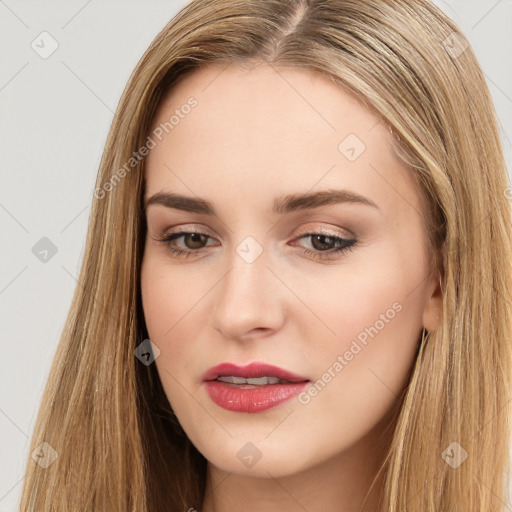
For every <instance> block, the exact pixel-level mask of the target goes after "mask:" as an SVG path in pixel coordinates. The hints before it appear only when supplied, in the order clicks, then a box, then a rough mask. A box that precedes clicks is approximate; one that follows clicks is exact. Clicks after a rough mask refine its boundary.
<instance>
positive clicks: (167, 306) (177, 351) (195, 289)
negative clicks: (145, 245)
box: [141, 252, 213, 391]
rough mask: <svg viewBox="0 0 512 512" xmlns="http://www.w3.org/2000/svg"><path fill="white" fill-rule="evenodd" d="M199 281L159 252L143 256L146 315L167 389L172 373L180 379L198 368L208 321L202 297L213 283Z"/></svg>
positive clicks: (144, 309) (143, 302)
mask: <svg viewBox="0 0 512 512" xmlns="http://www.w3.org/2000/svg"><path fill="white" fill-rule="evenodd" d="M164 258H165V256H164ZM197 284H198V283H195V282H194V281H193V280H191V276H190V274H189V273H187V272H180V271H179V270H178V269H176V268H173V267H172V266H170V265H169V264H168V262H166V261H165V260H162V259H161V256H159V255H153V254H151V252H150V253H149V254H148V256H147V257H146V256H145V257H144V259H143V262H142V268H141V294H142V305H143V311H144V318H145V321H146V327H147V330H148V335H149V338H150V339H151V341H152V342H153V343H155V345H156V346H157V347H158V348H159V349H160V355H159V357H158V358H157V359H156V361H155V363H156V365H157V368H158V370H159V373H160V374H161V378H162V383H163V384H164V388H166V391H170V390H169V389H167V388H168V386H167V385H166V382H167V381H169V382H170V383H172V382H173V379H172V378H171V376H170V375H172V376H175V377H176V378H180V376H181V375H182V374H183V373H184V372H186V370H187V368H188V369H190V368H195V367H197V358H198V355H199V354H200V353H201V347H200V346H197V344H198V343H199V340H200V339H201V338H200V336H199V332H200V330H201V329H202V326H204V323H205V318H204V313H201V307H200V306H201V300H202V299H204V296H205V293H206V292H207V290H208V289H209V288H210V287H211V286H212V285H213V283H212V284H211V285H209V286H208V285H204V283H203V284H202V285H201V286H196V285H197ZM203 348H204V347H203ZM163 370H166V371H163ZM167 372H168V373H167ZM169 374H170V375H169ZM180 380H181V378H180Z"/></svg>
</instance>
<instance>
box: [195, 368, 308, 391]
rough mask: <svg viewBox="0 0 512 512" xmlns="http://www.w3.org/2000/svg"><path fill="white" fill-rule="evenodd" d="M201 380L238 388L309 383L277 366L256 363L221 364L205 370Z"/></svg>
mask: <svg viewBox="0 0 512 512" xmlns="http://www.w3.org/2000/svg"><path fill="white" fill-rule="evenodd" d="M201 378H202V380H203V381H205V382H209V381H218V382H224V383H226V384H228V385H230V386H234V387H238V388H253V387H262V386H275V385H283V384H296V383H298V382H309V381H310V379H309V378H307V377H303V376H300V375H296V374H294V373H292V372H290V371H288V370H284V369H283V368H279V367H278V366H273V365H269V364H267V363H258V362H256V363H251V364H249V365H246V366H237V365H235V364H232V363H222V364H219V365H217V366H214V367H212V368H210V369H209V370H207V371H206V372H205V373H204V374H203V375H202V377H201Z"/></svg>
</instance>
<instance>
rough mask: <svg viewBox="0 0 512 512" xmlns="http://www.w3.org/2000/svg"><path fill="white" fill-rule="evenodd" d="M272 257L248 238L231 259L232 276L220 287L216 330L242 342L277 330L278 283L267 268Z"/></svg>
mask: <svg viewBox="0 0 512 512" xmlns="http://www.w3.org/2000/svg"><path fill="white" fill-rule="evenodd" d="M268 256H269V253H268V251H267V249H264V247H263V245H262V244H260V243H259V242H258V241H257V240H256V239H255V238H254V237H252V236H247V237H245V238H244V239H243V240H242V241H241V242H240V243H239V244H238V245H237V246H236V247H235V248H234V251H233V252H232V254H231V255H230V257H229V268H230V270H229V272H228V273H227V275H226V276H225V278H224V280H223V283H222V284H221V285H220V287H219V290H220V291H219V293H218V296H217V297H216V301H215V307H214V310H213V313H212V322H213V326H214V327H215V328H216V329H218V330H220V331H222V332H223V333H224V335H226V336H229V337H232V338H240V337H242V336H243V335H244V334H245V333H246V332H248V331H251V330H253V329H264V328H271V329H275V328H277V326H278V325H279V322H280V321H281V308H280V307H279V300H280V299H279V297H280V294H279V290H278V289H277V288H278V285H279V283H278V280H276V279H275V276H274V275H273V273H272V272H271V271H270V270H269V268H267V265H268V264H269V262H270V259H269V257H268Z"/></svg>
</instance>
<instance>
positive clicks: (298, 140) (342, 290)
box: [141, 63, 441, 477]
mask: <svg viewBox="0 0 512 512" xmlns="http://www.w3.org/2000/svg"><path fill="white" fill-rule="evenodd" d="M192 97H193V99H191V98H192ZM187 105H189V106H188V107H187ZM172 116H174V118H172ZM170 119H171V121H170ZM164 123H167V125H165V124H164ZM169 123H171V124H169ZM163 126H166V129H162V127H163ZM153 130H154V131H153V133H154V134H158V135H151V137H152V138H153V139H154V141H155V143H156V145H155V147H153V148H152V149H151V150H150V153H149V155H148V156H147V160H146V175H145V180H146V188H145V200H146V201H147V202H148V203H150V204H148V205H147V207H146V218H147V228H148V229H147V238H146V242H145V249H144V256H143V262H142V271H141V286H142V301H143V309H144V315H145V320H146V325H147V328H148V334H149V337H150V339H151V341H152V342H153V343H154V344H155V345H156V346H157V347H158V349H159V350H160V353H159V355H158V357H157V358H156V360H155V364H156V366H157V370H158V373H159V376H160V378H161V381H162V384H163V387H164V390H165V392H166V394H167V397H168V399H169V402H170V404H171V406H172V408H173V410H174V412H175V414H176V417H177V418H178V420H179V422H180V424H181V425H182V427H183V429H184V430H185V432H186V433H187V435H188V437H189V438H190V440H191V441H192V442H193V444H194V445H195V446H196V448H197V449H198V450H199V451H200V452H201V453H202V454H203V455H204V456H205V457H206V458H207V459H208V461H209V462H210V463H211V464H213V465H214V466H215V467H216V468H221V469H222V470H224V471H229V472H232V473H239V474H251V475H253V476H267V475H268V473H267V472H269V473H271V474H272V475H273V476H275V477H279V476H285V475H290V474H293V473H297V472H299V471H301V470H304V469H307V468H310V467H313V466H315V465H317V464H319V463H322V462H324V461H327V460H328V459H331V458H332V457H335V456H342V455H343V454H344V453H348V452H349V450H350V449H351V448H352V447H354V446H356V445H357V444H358V443H360V442H361V440H363V439H367V438H368V436H369V435H370V434H371V432H372V431H374V429H375V428H376V427H377V425H378V424H379V422H380V421H381V420H382V419H383V418H384V417H385V415H386V413H387V412H388V411H390V410H391V408H392V407H393V405H394V404H395V403H396V400H397V395H398V394H399V393H400V392H401V390H402V389H403V387H404V385H405V384H406V377H407V374H408V372H409V370H410V368H411V365H412V363H413V361H414V355H415V351H416V348H417V343H418V340H419V338H420V334H421V330H422V328H423V327H426V328H427V329H428V330H433V329H435V328H436V327H437V325H438V322H439V317H440V311H441V309H440V308H441V303H440V297H439V290H438V276H437V274H435V273H432V272H431V271H430V270H431V269H430V258H429V255H428V253H427V249H426V243H427V234H426V232H425V227H424V226H425V224H424V222H425V220H424V217H423V214H422V208H421V206H420V196H419V191H418V190H417V187H416V185H415V182H414V180H413V177H412V175H411V170H409V169H407V168H406V167H405V165H404V164H402V163H401V162H400V160H399V159H398V158H397V157H396V156H395V155H394V153H393V150H392V146H391V135H390V132H389V130H388V129H387V128H386V126H385V125H384V124H383V123H382V122H379V119H378V118H377V117H376V116H375V115H374V114H373V113H371V112H370V111H368V110H367V109H366V108H365V107H364V106H363V105H362V104H361V103H359V102H358V101H357V100H356V99H355V97H353V96H352V95H350V94H349V93H347V92H345V91H344V90H342V89H341V88H338V87H337V86H336V85H334V83H332V82H330V81H328V80H326V79H325V78H324V77H322V76H319V75H316V74H314V73H312V72H307V71H304V70H299V69H295V68H273V67H271V66H269V65H267V64H264V63H257V64H254V65H252V66H247V67H244V68H240V67H235V66H234V65H231V66H229V67H227V68H226V67H225V66H224V65H222V66H220V65H211V66H209V67H205V68H203V69H201V70H198V71H196V72H195V73H194V74H192V75H190V76H189V77H187V78H185V79H184V80H183V81H181V82H180V83H179V85H178V86H177V87H175V88H174V89H172V90H171V91H170V92H169V93H168V94H167V95H166V96H165V98H164V99H163V101H162V103H161V105H160V107H159V110H158V112H157V114H156V116H155V119H154V124H153ZM160 139H161V140H160ZM334 191H337V192H338V193H337V194H336V193H334ZM157 194H160V196H157ZM165 194H175V195H176V196H174V198H172V197H169V196H166V195H165ZM305 194H307V195H309V196H311V197H310V198H309V199H307V198H303V199H302V200H301V199H299V196H302V195H305ZM178 195H179V196H186V198H189V199H188V200H185V199H183V198H181V199H179V198H177V196H178ZM158 197H159V198H158ZM198 202H199V203H198ZM206 202H208V203H209V204H208V205H206ZM205 205H206V206H208V208H207V207H206V206H205ZM162 239H167V242H162V241H161V240H162ZM221 363H232V364H234V365H237V366H245V365H248V364H250V363H266V364H269V365H273V366H275V367H278V368H281V369H282V370H285V371H287V372H291V373H293V374H294V375H295V376H296V377H298V378H299V379H298V380H307V382H302V383H296V384H290V383H289V382H288V383H287V382H280V383H278V384H272V383H268V384H267V385H262V383H264V381H261V382H259V383H257V384H256V381H251V382H252V384H251V383H246V384H238V385H237V384H233V383H232V384H228V383H225V382H224V383H222V382H219V381H216V382H215V383H212V382H210V383H208V382H205V381H203V377H204V376H205V372H207V371H208V370H209V369H211V368H212V367H215V366H216V365H219V364H221ZM261 372H262V373H260V376H262V375H267V376H272V375H274V374H278V372H275V370H270V369H268V368H266V369H265V368H263V369H262V370H261ZM272 372H274V373H272ZM216 373H220V374H221V375H227V376H233V373H234V370H232V369H224V370H222V369H221V370H219V371H218V372H215V371H213V374H210V375H209V377H210V378H211V377H212V375H213V377H215V374H216ZM242 373H243V371H242ZM279 377H280V378H281V380H288V381H289V380H291V379H283V375H280V374H279V376H278V377H277V378H279ZM228 380H229V379H228ZM253 386H256V387H253ZM272 386H274V387H273V388H272ZM276 390H277V391H276ZM275 395H279V396H278V398H279V397H281V398H283V397H285V399H284V400H279V399H278V400H277V401H276V402H272V400H273V398H274V399H275V398H276V397H275ZM212 396H215V397H217V398H215V399H212ZM269 405H271V407H269ZM249 411H252V412H249ZM297 447H300V449H297ZM254 461H256V462H254Z"/></svg>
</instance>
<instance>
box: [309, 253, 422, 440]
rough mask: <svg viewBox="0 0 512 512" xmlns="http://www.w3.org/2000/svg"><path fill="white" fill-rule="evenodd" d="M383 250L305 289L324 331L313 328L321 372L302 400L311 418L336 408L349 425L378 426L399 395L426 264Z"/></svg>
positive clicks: (418, 318)
mask: <svg viewBox="0 0 512 512" xmlns="http://www.w3.org/2000/svg"><path fill="white" fill-rule="evenodd" d="M381 256H382V257H381V258H379V260H378V261H379V265H375V264H374V265H373V266H364V267H360V268H355V266H354V267H353V268H351V269H348V267H347V268H346V269H344V271H343V278H342V279H325V280H324V279H322V280H321V282H319V283H317V284H318V285H319V286H320V288H318V287H317V288H315V290H316V291H314V290H313V289H310V290H309V291H308V293H309V295H308V299H309V300H310V301H311V302H310V304H312V305H314V306H315V310H316V311H318V312H319V317H320V319H321V320H322V322H321V325H322V326H324V327H322V331H321V332H322V333H326V334H324V335H323V336H318V334H316V336H315V332H314V331H313V329H312V330H311V331H310V332H309V335H308V337H309V338H310V339H311V340H315V341H314V344H312V346H311V349H309V352H308V354H307V355H308V359H309V360H310V361H315V367H316V370H317V374H316V375H315V378H316V381H315V385H314V386H313V387H311V388H310V389H309V392H308V393H307V394H306V395H303V396H302V398H301V403H303V404H304V405H307V404H310V405H308V408H309V407H310V406H311V409H310V411H311V414H312V417H316V416H315V414H319V415H321V411H325V410H329V411H332V414H334V415H335V416H337V417H338V420H339V422H338V423H339V425H340V426H341V427H342V428H343V429H345V428H346V429H347V432H348V431H349V430H350V429H351V426H350V425H351V423H353V425H352V427H353V428H356V427H357V428H363V423H364V424H365V425H366V426H365V427H364V428H370V427H371V426H373V425H375V424H376V422H377V421H378V420H379V419H380V418H381V417H382V416H383V415H384V414H385V413H386V412H387V411H388V410H389V408H390V407H391V406H392V404H393V403H394V402H395V401H396V399H397V398H398V396H399V395H400V392H401V391H402V390H403V388H404V386H405V384H406V380H407V376H408V373H409V370H410V369H411V366H412V364H413V363H414V357H415V354H416V350H417V341H418V339H419V335H420V332H421V327H422V324H421V322H422V311H423V306H424V292H425V290H424V288H423V286H422V285H421V279H422V275H421V269H419V268H418V265H417V264H416V263H414V262H412V261H406V260H404V259H403V255H401V254H400V253H399V252H398V251H397V253H393V252H389V253H388V254H387V256H388V257H385V253H384V252H383V253H382V254H381ZM374 261H377V260H374ZM361 268H364V271H363V270H360V269H361ZM333 283H334V284H333ZM341 284H342V285H341ZM418 284H419V286H418ZM319 290H321V291H319ZM327 327H328V328H329V329H327ZM331 331H333V332H334V333H333V332H331ZM314 402H316V403H314ZM313 411H316V412H315V413H313ZM319 417H320V416H319Z"/></svg>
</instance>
